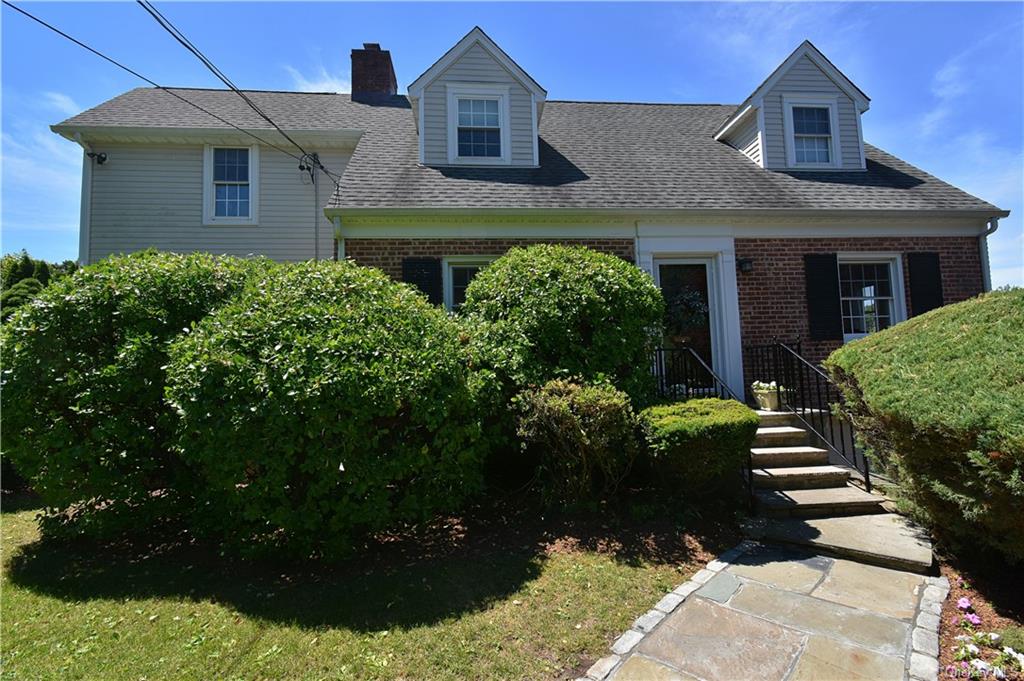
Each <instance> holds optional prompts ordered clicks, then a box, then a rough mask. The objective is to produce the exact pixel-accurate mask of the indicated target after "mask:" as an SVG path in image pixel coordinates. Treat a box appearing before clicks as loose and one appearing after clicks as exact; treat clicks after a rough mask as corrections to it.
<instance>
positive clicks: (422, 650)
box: [0, 500, 736, 679]
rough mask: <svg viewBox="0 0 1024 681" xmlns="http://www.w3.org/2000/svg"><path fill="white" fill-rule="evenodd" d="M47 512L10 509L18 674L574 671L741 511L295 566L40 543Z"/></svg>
mask: <svg viewBox="0 0 1024 681" xmlns="http://www.w3.org/2000/svg"><path fill="white" fill-rule="evenodd" d="M34 515H35V510H34V509H31V508H20V509H19V508H18V507H17V505H16V504H15V503H13V502H10V501H9V500H5V501H4V513H3V514H2V516H0V533H2V539H3V574H2V581H0V589H2V607H3V610H2V615H3V617H2V622H0V641H2V644H0V656H2V657H0V663H2V678H3V679H21V678H33V679H36V678H62V679H64V678H72V679H75V678H81V679H96V678H103V679H165V678H167V679H169V678H173V679H199V678H203V679H206V678H218V679H234V678H238V679H242V678H245V679H254V678H289V679H307V678H308V679H345V678H359V679H409V678H431V679H461V678H474V679H541V678H570V677H573V676H579V675H580V674H581V672H582V671H584V670H585V669H586V667H587V666H588V665H589V664H590V663H591V662H592V661H593V660H594V659H596V658H597V657H600V656H602V655H604V654H605V651H606V647H607V645H608V643H609V642H610V641H611V640H612V639H613V638H614V637H615V636H616V635H617V634H618V633H620V632H621V631H622V630H624V629H626V628H628V626H629V624H630V622H631V621H632V620H633V619H634V618H635V617H637V616H638V615H640V614H641V613H643V612H644V611H646V610H647V609H648V608H650V607H651V605H653V604H654V603H655V602H656V601H657V600H658V599H659V598H660V596H661V595H662V594H664V593H665V592H666V591H667V590H670V589H672V588H673V587H674V586H676V585H677V584H678V583H679V582H681V581H683V580H684V579H685V578H686V577H687V576H688V575H689V574H690V573H692V572H693V571H695V570H696V569H698V567H699V566H700V564H701V563H703V562H704V561H706V560H707V559H708V558H709V557H710V554H709V551H711V552H716V551H718V550H721V549H723V548H726V547H727V546H728V545H729V544H731V543H732V542H734V541H735V540H736V537H735V534H734V531H735V530H734V528H733V526H732V524H731V522H728V521H725V522H716V521H710V520H704V521H701V522H699V523H691V524H693V525H698V526H699V527H691V528H683V527H680V526H678V525H676V524H674V523H666V522H661V523H660V524H658V523H652V522H643V523H640V522H635V521H621V522H614V521H613V522H609V521H607V519H606V518H607V517H608V516H607V515H603V516H602V519H598V518H597V517H588V518H578V517H577V518H561V519H552V518H543V517H540V516H538V515H536V514H534V515H524V514H523V513H519V514H511V515H505V516H501V515H498V514H497V513H496V512H490V514H489V513H488V512H481V513H480V514H479V516H481V517H480V518H478V519H474V520H467V519H460V518H449V519H446V520H444V521H439V522H438V523H437V524H436V525H435V526H433V527H430V528H427V529H424V530H418V531H416V532H411V533H408V534H406V535H396V536H392V537H385V538H382V539H381V540H380V541H379V542H377V543H376V544H375V545H373V546H372V547H368V549H367V551H366V552H365V553H364V554H363V555H362V556H361V557H360V559H359V560H353V561H351V562H348V563H344V564H333V565H314V566H308V565H306V566H296V565H294V564H292V565H271V564H267V563H252V562H249V563H244V562H239V561H234V560H231V559H228V558H224V557H222V556H219V555H218V552H217V551H216V550H215V549H213V548H211V547H206V546H202V545H198V544H196V543H194V542H191V541H189V540H188V539H187V538H186V537H175V538H170V539H167V538H160V539H157V538H150V539H149V540H147V541H142V540H135V541H124V542H121V543H117V544H98V543H95V542H83V541H79V542H60V541H56V540H51V539H46V540H41V539H40V538H39V535H38V531H37V528H36V524H35V520H34Z"/></svg>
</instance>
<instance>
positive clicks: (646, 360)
mask: <svg viewBox="0 0 1024 681" xmlns="http://www.w3.org/2000/svg"><path fill="white" fill-rule="evenodd" d="M462 313H463V314H464V315H466V317H467V318H468V321H469V322H470V323H471V324H472V325H473V327H474V332H475V334H476V336H477V340H478V341H479V343H480V344H481V347H482V348H483V350H482V355H483V357H484V358H485V361H486V362H488V363H490V364H491V365H492V366H493V367H494V368H495V369H496V371H497V373H498V374H499V376H500V377H501V379H502V380H503V381H506V382H507V383H509V384H511V385H512V386H513V387H514V389H515V391H518V390H521V389H523V388H527V387H530V386H537V385H542V384H544V383H546V382H547V381H549V380H551V379H555V378H569V377H573V376H575V377H579V378H581V379H582V380H584V381H603V380H606V381H609V382H611V383H612V384H613V385H615V387H617V388H620V389H622V390H624V391H626V392H627V393H628V394H629V395H630V396H631V397H633V398H634V399H644V398H646V397H647V396H648V394H649V391H650V389H651V387H652V386H653V380H652V378H651V375H650V373H651V372H650V362H651V359H650V358H651V350H652V348H653V347H654V345H655V343H656V341H657V338H658V335H659V329H660V328H661V322H662V316H663V314H664V301H663V300H662V296H661V291H660V290H659V289H658V287H657V286H656V285H655V284H654V281H653V280H652V279H651V277H650V276H648V275H647V274H646V273H644V272H643V271H642V270H640V269H639V268H637V267H636V266H635V265H633V264H631V263H628V262H626V261H624V260H622V259H620V258H617V257H615V256H612V255H606V254H603V253H598V252H596V251H592V250H590V249H588V248H583V247H578V246H553V245H537V246H530V247H529V248H513V249H511V250H510V251H508V252H507V253H506V254H505V255H503V256H502V257H500V258H498V259H497V260H496V261H494V262H493V263H491V264H490V265H489V266H488V267H487V268H485V269H484V270H482V271H481V272H480V273H479V274H478V275H477V276H476V277H475V278H474V279H473V281H472V282H471V283H470V285H469V288H468V289H467V291H466V302H465V304H464V305H463V306H462Z"/></svg>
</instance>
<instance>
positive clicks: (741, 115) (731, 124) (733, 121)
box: [715, 104, 754, 140]
mask: <svg viewBox="0 0 1024 681" xmlns="http://www.w3.org/2000/svg"><path fill="white" fill-rule="evenodd" d="M753 110H754V105H753V104H748V105H747V106H746V107H744V108H743V110H742V111H739V112H737V113H735V114H733V115H732V116H731V117H730V118H729V120H728V121H727V122H726V124H725V127H723V128H722V129H721V130H719V131H718V132H716V133H715V139H716V140H720V139H722V138H723V137H725V136H726V135H728V134H729V131H730V130H732V129H733V128H735V127H736V126H737V125H739V124H740V122H741V121H743V120H744V119H745V118H746V117H747V115H748V114H750V113H751V112H752V111H753Z"/></svg>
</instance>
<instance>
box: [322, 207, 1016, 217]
mask: <svg viewBox="0 0 1024 681" xmlns="http://www.w3.org/2000/svg"><path fill="white" fill-rule="evenodd" d="M324 214H325V215H328V216H334V215H339V216H341V215H345V216H352V217H354V216H388V217H390V216H415V217H424V216H428V215H429V216H445V215H494V216H498V215H502V216H529V215H611V216H626V217H629V218H632V219H637V216H673V215H721V216H740V215H742V216H745V217H750V216H755V217H756V216H772V217H786V216H794V217H801V216H803V217H815V216H819V217H828V218H835V217H865V218H867V217H897V216H898V217H908V218H913V217H947V218H957V217H960V218H968V217H970V218H976V217H987V218H993V217H1006V216H1008V215H1009V214H1010V212H1009V211H1005V210H1002V211H1001V210H996V211H993V210H992V209H991V208H977V209H966V210H871V209H859V210H858V209H851V210H829V209H827V208H630V207H623V208H589V207H586V206H581V207H578V208H573V207H566V208H471V207H450V206H403V207H389V206H381V207H379V208H350V207H339V206H328V207H326V208H324Z"/></svg>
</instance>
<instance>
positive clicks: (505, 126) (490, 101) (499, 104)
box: [446, 83, 512, 165]
mask: <svg viewBox="0 0 1024 681" xmlns="http://www.w3.org/2000/svg"><path fill="white" fill-rule="evenodd" d="M446 88H447V92H448V162H449V163H452V164H456V165H463V164H465V165H507V164H508V163H511V159H512V154H511V149H510V146H511V132H510V127H509V117H510V113H509V88H508V86H505V85H487V84H451V83H450V84H448V85H447V86H446Z"/></svg>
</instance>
